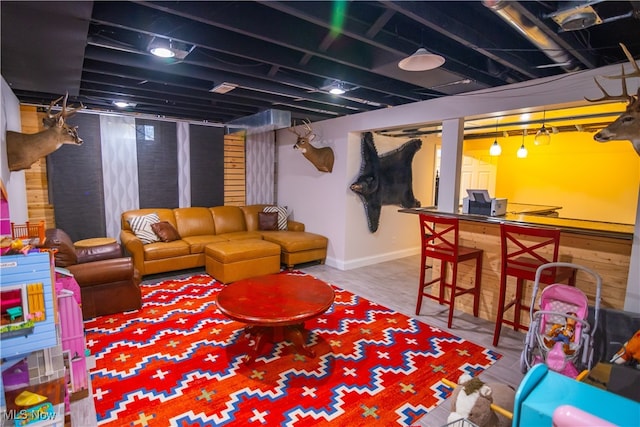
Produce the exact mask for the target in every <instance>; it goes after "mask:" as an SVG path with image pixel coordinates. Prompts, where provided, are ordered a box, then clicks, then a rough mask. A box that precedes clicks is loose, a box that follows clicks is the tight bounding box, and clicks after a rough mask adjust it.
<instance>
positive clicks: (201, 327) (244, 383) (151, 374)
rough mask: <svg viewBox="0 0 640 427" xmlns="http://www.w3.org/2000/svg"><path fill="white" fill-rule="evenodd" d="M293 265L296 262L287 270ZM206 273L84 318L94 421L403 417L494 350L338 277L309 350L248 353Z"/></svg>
mask: <svg viewBox="0 0 640 427" xmlns="http://www.w3.org/2000/svg"><path fill="white" fill-rule="evenodd" d="M280 274H296V275H301V276H305V275H306V274H305V273H301V272H283V273H280ZM223 286H224V285H221V284H220V283H218V282H216V281H215V280H213V279H212V278H211V277H209V276H208V275H205V274H203V275H195V276H193V277H189V278H185V279H174V280H166V281H163V282H160V283H157V284H150V285H142V295H143V307H142V309H141V310H140V311H135V312H130V313H123V314H118V315H111V316H102V317H99V318H96V319H92V320H89V321H87V322H85V329H86V331H87V343H88V345H89V348H90V350H91V353H92V354H94V355H95V357H96V367H95V369H93V370H92V371H91V379H92V385H93V393H94V401H95V405H96V412H97V414H98V424H99V425H100V426H118V427H120V426H222V425H234V426H235V425H242V426H308V425H329V424H331V425H334V426H335V425H339V426H357V425H376V426H387V425H404V426H409V425H411V424H413V423H415V421H417V420H418V419H419V418H420V417H422V416H423V415H425V414H427V413H428V412H429V411H430V410H432V409H433V408H435V407H436V406H437V405H439V404H440V403H442V402H443V401H444V400H445V399H446V398H447V397H448V396H449V394H450V393H451V390H450V389H448V388H447V387H446V386H444V384H443V383H442V378H447V379H449V380H451V381H454V382H455V381H457V380H458V377H459V376H460V375H461V374H462V373H464V372H466V373H469V374H470V375H472V376H476V375H478V374H479V373H480V372H482V371H483V370H485V369H486V368H487V367H489V366H491V365H492V364H493V363H495V362H496V361H497V360H498V359H499V358H500V357H501V356H500V355H499V354H497V353H495V352H494V351H491V350H489V349H486V348H483V347H481V346H478V345H476V344H473V343H471V342H469V341H466V340H464V339H462V338H458V337H456V336H453V335H451V334H450V333H448V332H445V331H442V330H440V329H437V328H433V327H430V326H429V325H426V324H424V323H421V322H419V321H417V320H415V319H412V318H410V317H408V316H405V315H403V314H400V313H397V312H395V311H393V310H390V309H388V308H386V307H383V306H381V305H378V304H375V303H373V302H371V301H368V300H366V299H364V298H362V297H359V296H357V295H354V294H352V293H350V292H347V291H345V290H342V289H340V288H338V287H337V286H335V285H332V286H333V287H334V289H335V294H336V298H335V302H334V304H333V305H332V307H331V308H330V309H329V310H328V311H327V312H326V313H324V314H323V315H321V316H320V317H318V318H317V319H315V320H312V321H308V322H307V323H306V324H305V326H306V328H307V329H309V331H310V333H309V338H308V341H307V344H308V345H311V346H313V349H314V350H315V352H316V357H315V358H309V357H306V356H303V355H300V354H296V353H295V352H294V348H293V346H292V345H291V344H290V343H288V342H282V343H278V344H275V345H273V346H272V347H271V346H270V345H267V346H265V348H264V351H265V353H264V354H263V355H262V356H259V357H257V358H256V359H255V361H254V362H253V363H251V364H250V365H246V364H245V363H244V355H245V354H246V353H247V352H248V349H249V345H250V342H249V338H248V336H247V335H246V334H245V333H244V325H243V324H241V323H238V322H235V321H231V320H229V319H227V318H226V317H225V316H224V315H222V314H221V313H220V312H219V311H218V310H217V309H216V303H215V301H216V294H217V293H218V292H219V291H220V290H221V289H222V287H223Z"/></svg>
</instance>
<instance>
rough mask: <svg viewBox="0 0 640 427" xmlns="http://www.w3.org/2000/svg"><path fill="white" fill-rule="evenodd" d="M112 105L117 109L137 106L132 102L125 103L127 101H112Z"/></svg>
mask: <svg viewBox="0 0 640 427" xmlns="http://www.w3.org/2000/svg"><path fill="white" fill-rule="evenodd" d="M113 105H115V106H116V107H118V108H127V107H135V106H136V105H138V104H136V103H134V102H127V101H113Z"/></svg>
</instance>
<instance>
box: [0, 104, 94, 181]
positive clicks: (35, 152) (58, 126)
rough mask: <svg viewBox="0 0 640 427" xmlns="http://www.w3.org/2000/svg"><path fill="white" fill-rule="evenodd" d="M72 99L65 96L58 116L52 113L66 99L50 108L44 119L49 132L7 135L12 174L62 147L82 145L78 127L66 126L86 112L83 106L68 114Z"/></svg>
mask: <svg viewBox="0 0 640 427" xmlns="http://www.w3.org/2000/svg"><path fill="white" fill-rule="evenodd" d="M68 96H69V95H68V94H67V95H65V97H64V101H63V104H62V110H61V111H60V112H58V113H57V114H51V109H52V108H53V106H54V105H55V104H56V103H57V102H58V101H60V100H61V99H62V97H60V98H58V99H57V100H55V101H53V102H52V103H51V104H50V105H49V110H48V111H47V117H45V118H44V119H42V123H43V124H44V125H45V127H46V128H47V129H45V130H43V131H41V132H38V133H33V134H26V133H20V132H13V131H7V162H8V163H9V170H11V171H19V170H22V169H28V168H30V167H31V165H32V164H34V163H35V162H36V161H38V159H40V158H42V157H44V156H47V155H49V154H51V153H53V152H54V151H56V150H57V149H58V148H60V147H62V144H74V145H80V144H82V139H81V138H80V137H79V136H78V127H77V126H74V127H70V126H68V125H67V124H66V123H65V119H67V118H69V117H70V116H71V115H73V114H75V113H76V112H77V111H78V110H80V109H81V108H84V106H83V105H82V104H80V107H77V108H73V109H71V110H67V98H68Z"/></svg>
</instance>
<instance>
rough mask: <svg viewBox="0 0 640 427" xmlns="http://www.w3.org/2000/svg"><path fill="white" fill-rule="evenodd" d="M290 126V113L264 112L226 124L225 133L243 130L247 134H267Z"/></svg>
mask: <svg viewBox="0 0 640 427" xmlns="http://www.w3.org/2000/svg"><path fill="white" fill-rule="evenodd" d="M290 126H291V111H283V110H275V109H273V108H272V109H270V110H265V111H262V112H260V113H256V114H252V115H250V116H247V117H241V118H239V119H235V120H232V121H230V122H229V123H227V133H233V132H238V131H241V130H245V131H246V132H247V134H248V135H249V134H253V133H260V132H268V131H273V130H278V129H284V128H288V127H290Z"/></svg>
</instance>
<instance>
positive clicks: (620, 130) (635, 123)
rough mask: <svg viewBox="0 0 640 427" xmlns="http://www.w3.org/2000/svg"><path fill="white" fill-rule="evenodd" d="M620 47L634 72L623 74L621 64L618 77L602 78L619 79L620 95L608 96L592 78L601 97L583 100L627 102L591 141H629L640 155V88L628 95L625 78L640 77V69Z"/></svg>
mask: <svg viewBox="0 0 640 427" xmlns="http://www.w3.org/2000/svg"><path fill="white" fill-rule="evenodd" d="M620 47H622V50H623V51H624V53H625V55H626V56H627V59H628V60H629V62H630V63H631V66H632V67H633V69H634V71H632V72H631V73H630V74H625V72H624V64H623V65H621V68H622V73H621V74H620V75H619V76H603V77H604V78H606V79H621V80H622V94H620V95H614V96H612V95H609V94H608V93H607V91H606V90H605V89H604V88H603V87H602V85H601V84H600V82H598V80H597V79H596V78H594V80H595V82H596V85H597V86H598V87H599V88H600V90H601V91H602V93H603V96H602V97H601V98H598V99H589V98H585V99H586V100H587V101H589V102H600V101H627V102H628V103H629V104H628V105H627V109H626V110H625V111H624V113H622V114H621V115H620V116H619V117H618V118H617V119H616V120H615V121H614V122H613V123H611V124H610V125H609V126H607V127H606V128H604V129H602V130H601V131H600V132H598V133H596V134H595V135H594V136H593V139H595V140H596V141H598V142H607V141H623V140H629V141H631V143H632V144H633V148H634V149H635V150H636V153H638V155H640V100H639V99H638V98H640V87H638V92H637V93H636V94H635V95H630V94H629V93H628V91H627V78H629V77H640V67H638V64H636V61H635V60H634V59H633V56H631V53H630V52H629V50H628V49H627V47H626V46H625V45H624V44H622V43H620Z"/></svg>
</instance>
